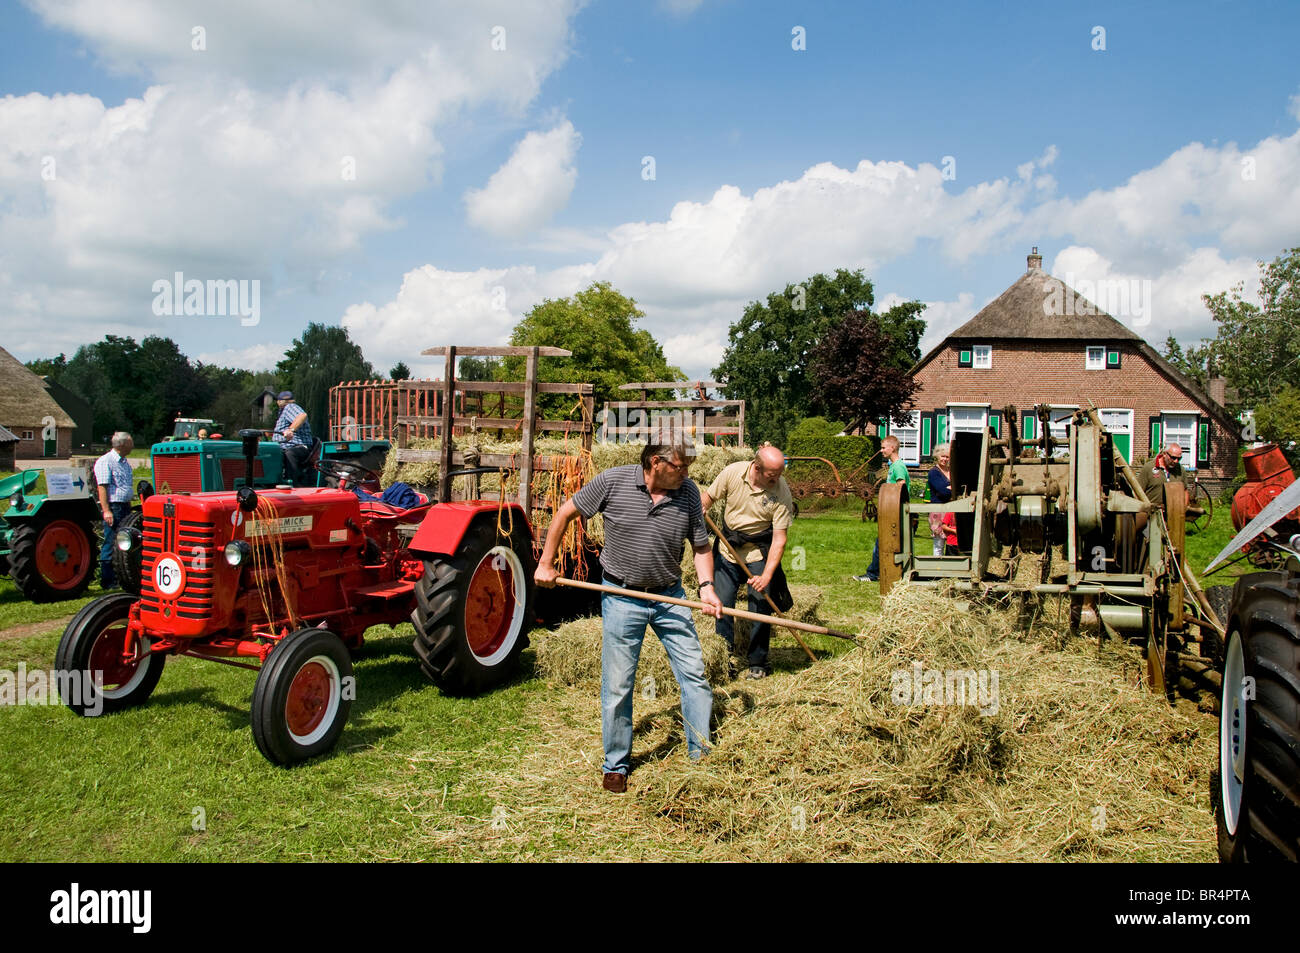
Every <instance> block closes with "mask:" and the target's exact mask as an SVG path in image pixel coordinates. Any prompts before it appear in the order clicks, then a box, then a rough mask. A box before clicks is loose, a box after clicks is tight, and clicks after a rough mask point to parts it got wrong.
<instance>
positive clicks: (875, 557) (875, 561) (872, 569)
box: [867, 536, 880, 576]
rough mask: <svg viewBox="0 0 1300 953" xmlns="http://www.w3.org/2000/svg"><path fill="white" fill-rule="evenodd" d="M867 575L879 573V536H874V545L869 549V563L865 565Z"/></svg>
mask: <svg viewBox="0 0 1300 953" xmlns="http://www.w3.org/2000/svg"><path fill="white" fill-rule="evenodd" d="M867 575H868V576H879V575H880V537H879V536H877V537H876V546H875V548H874V549H873V550H871V565H870V566H868V567H867Z"/></svg>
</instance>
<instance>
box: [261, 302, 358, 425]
mask: <svg viewBox="0 0 1300 953" xmlns="http://www.w3.org/2000/svg"><path fill="white" fill-rule="evenodd" d="M275 371H276V374H277V375H278V376H279V379H280V386H281V387H283V388H284V389H286V390H291V391H293V395H294V399H295V400H296V401H297V402H298V403H299V404H300V405H301V406H302V409H303V410H305V411H307V422H308V423H310V424H311V428H312V433H313V434H315V435H317V436H320V437H324V436H325V435H327V434H328V433H329V393H330V388H331V387H333V386H334V385H335V384H341V383H343V382H344V381H365V380H372V379H374V377H375V369H374V368H373V367H371V365H370V362H369V361H367V360H366V358H365V355H363V354H362V353H361V345H359V344H356V343H354V342H353V341H352V339H351V338H350V337H348V332H347V329H346V328H342V327H331V326H329V325H325V324H317V323H316V322H314V321H313V322H312V323H310V324H308V325H307V329H306V330H305V331H303V333H302V337H301V338H298V339H295V340H294V342H293V344H292V345H291V346H290V347H289V350H287V351H285V353H284V358H283V360H281V361H280V363H278V364H276V365H275Z"/></svg>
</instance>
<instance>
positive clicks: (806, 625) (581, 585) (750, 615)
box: [555, 576, 859, 643]
mask: <svg viewBox="0 0 1300 953" xmlns="http://www.w3.org/2000/svg"><path fill="white" fill-rule="evenodd" d="M555 584H556V585H557V586H569V587H570V588H572V589H590V590H591V591H592V592H608V593H609V594H610V595H615V596H629V597H631V598H633V599H642V600H644V601H645V602H667V603H670V604H671V605H675V606H686V607H687V608H688V609H699V610H700V611H701V612H709V611H710V610H712V608H713V607H712V606H710V605H707V604H705V603H703V602H692V601H691V600H689V599H678V598H677V597H676V596H660V595H656V594H655V593H652V592H641V591H640V590H639V589H616V588H614V587H613V586H602V585H599V584H597V583H594V582H581V581H579V580H577V579H566V578H565V577H564V576H557V577H556V579H555ZM722 614H723V615H729V616H734V617H735V618H737V619H749V620H750V621H751V622H767V623H769V624H771V625H779V626H782V627H783V628H787V629H799V630H800V631H801V632H814V633H816V634H817V635H830V636H834V637H835V638H837V639H848V640H849V641H850V642H854V643H856V642H858V641H859V639H858V637H857V636H856V635H849V633H847V632H836V631H835V630H834V629H828V628H826V626H824V625H813V624H812V623H811V622H796V621H795V620H794V619H780V618H775V619H774V618H773V617H772V616H770V615H761V614H760V613H757V612H747V611H746V610H744V609H728V608H727V607H726V606H723V607H722Z"/></svg>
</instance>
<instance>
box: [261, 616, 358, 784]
mask: <svg viewBox="0 0 1300 953" xmlns="http://www.w3.org/2000/svg"><path fill="white" fill-rule="evenodd" d="M354 695H355V692H354V691H353V689H352V659H351V657H350V656H349V654H348V649H347V646H345V645H344V644H343V640H342V639H340V638H339V637H338V636H337V635H335V634H334V633H333V632H330V631H329V630H328V629H299V630H298V631H297V632H293V633H291V634H290V635H287V636H285V637H284V638H283V639H281V640H280V644H279V645H277V646H276V647H275V650H274V651H273V652H271V655H270V656H269V657H268V658H267V660H266V664H264V665H263V666H262V670H261V671H260V672H258V674H257V685H256V686H254V688H253V707H252V709H251V711H250V712H249V720H250V721H251V722H252V725H253V741H254V742H256V744H257V750H258V751H260V752H262V754H263V755H264V756H265V757H266V760H268V761H270V762H271V763H272V764H280V765H290V764H295V763H297V762H299V761H305V760H307V759H308V758H314V757H315V756H316V755H318V754H323V753H324V752H326V751H329V750H330V749H331V748H333V747H334V745H336V744H337V743H338V740H339V735H341V734H343V727H344V726H345V725H346V724H347V721H348V713H349V712H350V711H351V710H352V699H353V697H354Z"/></svg>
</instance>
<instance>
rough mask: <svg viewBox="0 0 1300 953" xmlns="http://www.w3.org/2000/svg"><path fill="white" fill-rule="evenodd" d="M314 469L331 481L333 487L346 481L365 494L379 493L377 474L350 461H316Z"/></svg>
mask: <svg viewBox="0 0 1300 953" xmlns="http://www.w3.org/2000/svg"><path fill="white" fill-rule="evenodd" d="M316 469H317V470H319V471H320V472H321V473H323V474H324V475H325V476H326V477H327V478H330V479H333V480H334V485H335V486H337V485H338V484H339V482H340V481H342V480H347V481H348V483H353V484H356V485H357V486H359V487H361V489H363V490H365V491H366V492H367V493H376V494H377V493H379V492H380V485H379V474H378V473H376V472H375V471H374V470H371V469H370V468H369V467H363V466H362V465H361V464H359V463H353V462H352V461H351V460H328V459H326V460H317V461H316Z"/></svg>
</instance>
